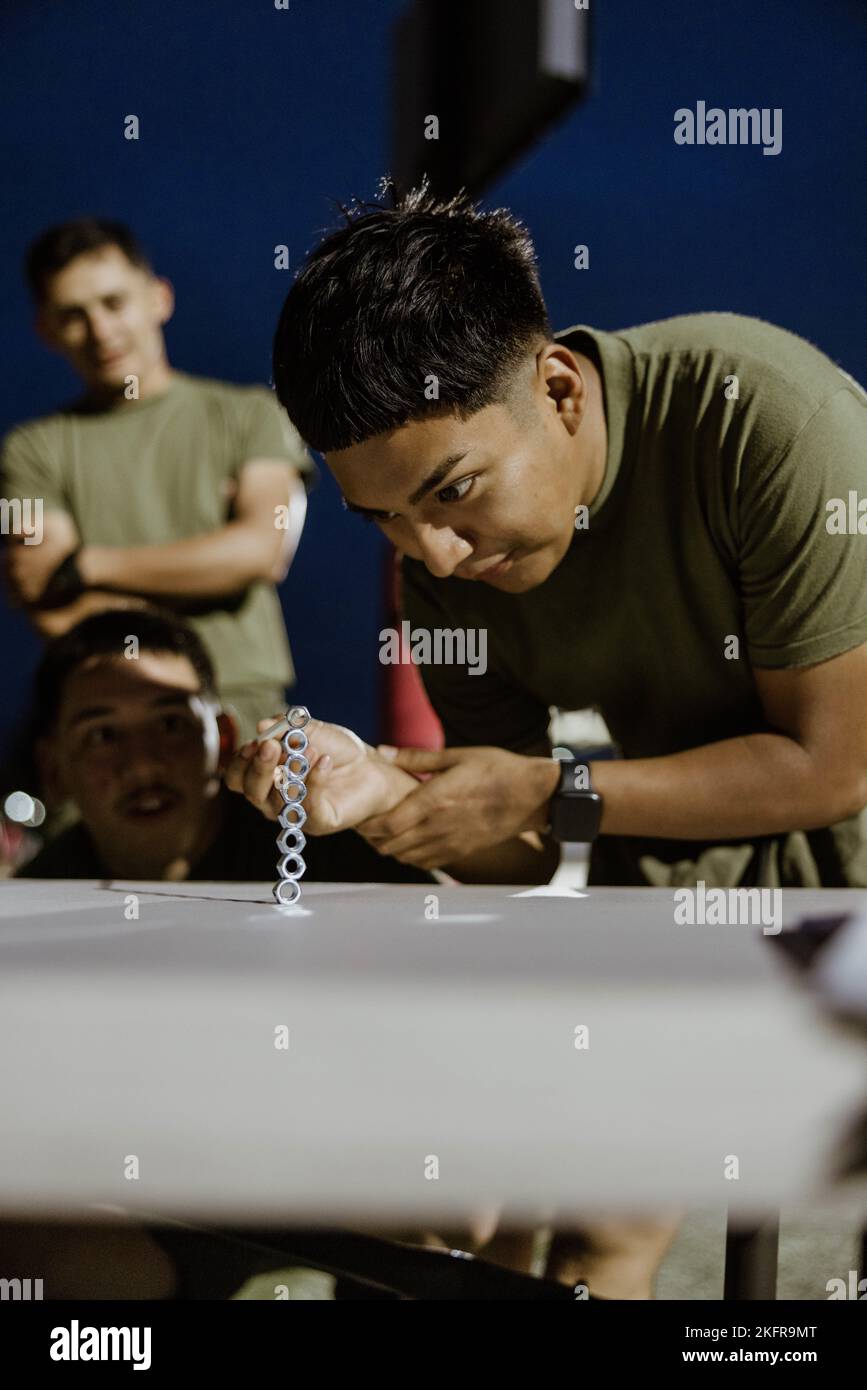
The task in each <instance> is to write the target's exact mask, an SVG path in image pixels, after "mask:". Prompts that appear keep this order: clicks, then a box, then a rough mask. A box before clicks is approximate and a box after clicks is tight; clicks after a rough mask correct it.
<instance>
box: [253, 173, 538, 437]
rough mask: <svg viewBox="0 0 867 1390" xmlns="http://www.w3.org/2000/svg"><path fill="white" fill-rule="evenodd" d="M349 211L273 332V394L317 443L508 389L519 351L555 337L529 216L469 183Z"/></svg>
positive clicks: (480, 402) (486, 399)
mask: <svg viewBox="0 0 867 1390" xmlns="http://www.w3.org/2000/svg"><path fill="white" fill-rule="evenodd" d="M343 211H344V215H345V218H346V225H345V226H343V227H341V228H340V229H339V230H338V231H336V232H333V233H332V234H331V235H329V236H328V237H326V239H325V240H324V241H323V242H322V243H321V244H320V245H319V246H318V247H317V248H316V249H315V250H314V251H313V252H312V253H311V254H310V256H309V257H308V259H307V261H306V262H305V264H304V265H303V266H302V268H301V270H300V271H299V273H298V276H297V278H296V280H295V282H294V284H293V286H292V288H291V290H290V291H289V294H288V296H287V299H286V303H285V305H284V306H283V312H282V314H281V316H280V322H279V324H278V325H277V332H276V334H275V337H274V384H275V386H276V389H277V395H278V397H279V399H280V401H281V403H282V405H283V406H285V408H286V410H287V411H288V413H289V416H290V418H291V420H292V421H293V423H294V424H295V425H296V427H297V428H298V430H299V431H300V433H301V434H302V436H303V437H304V439H306V441H307V442H308V444H310V445H312V446H313V448H314V449H320V450H323V451H328V450H331V449H345V448H347V447H348V446H349V445H350V444H358V443H361V442H362V441H363V440H365V439H370V438H372V437H373V436H374V435H377V434H383V433H385V432H386V431H388V430H393V429H398V428H399V427H400V426H401V425H404V424H406V423H407V421H409V420H413V419H419V418H421V417H423V416H426V415H446V414H457V415H458V416H460V417H462V418H466V417H467V416H468V415H472V414H475V412H476V411H477V410H481V409H483V407H484V406H486V405H492V404H494V403H495V402H499V401H502V400H504V399H505V398H506V396H507V395H508V393H509V389H510V386H511V384H512V381H513V378H514V372H515V368H516V367H517V366H518V364H519V362H520V361H521V359H522V358H523V357H524V356H525V355H526V353H527V351H528V350H529V349H530V348H531V347H532V346H533V345H534V344H535V343H537V342H538V341H539V340H540V339H546V338H550V336H551V328H550V324H549V321H548V314H547V311H546V309H545V302H544V300H543V298H542V291H541V289H540V287H539V280H538V275H537V272H536V261H535V255H534V251H533V245H532V242H531V241H530V237H529V235H528V233H527V231H526V229H525V228H524V227H523V226H522V224H521V223H520V222H519V221H518V220H517V219H516V218H515V217H513V216H512V215H511V213H509V212H507V211H506V210H505V209H503V208H500V209H497V210H496V211H493V212H482V211H480V210H479V209H478V208H477V207H475V206H474V205H473V204H472V203H471V202H470V201H469V200H468V198H467V197H466V196H465V195H463V194H461V195H459V196H457V197H455V198H451V199H449V200H448V201H445V202H442V201H437V199H436V198H434V197H433V196H432V195H431V194H430V193H429V191H428V189H427V187H426V186H422V187H421V188H418V189H415V190H414V191H413V192H411V193H409V194H407V195H406V197H404V198H402V199H400V200H399V201H398V202H397V204H396V206H394V207H384V206H382V205H381V204H378V203H374V204H371V203H356V204H355V205H354V206H353V207H351V208H348V209H346V208H345V209H344V210H343ZM434 378H435V382H436V384H435V386H434V383H433V379H434ZM426 387H427V388H428V392H427V396H430V397H432V399H428V398H427V396H426V394H425V388H426Z"/></svg>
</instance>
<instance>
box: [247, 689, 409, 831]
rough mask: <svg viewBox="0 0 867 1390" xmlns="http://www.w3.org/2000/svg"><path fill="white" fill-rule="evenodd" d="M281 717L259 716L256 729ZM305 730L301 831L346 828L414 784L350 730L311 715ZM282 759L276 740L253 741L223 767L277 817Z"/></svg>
mask: <svg viewBox="0 0 867 1390" xmlns="http://www.w3.org/2000/svg"><path fill="white" fill-rule="evenodd" d="M282 717H283V716H282V712H281V713H279V714H276V715H274V717H273V718H272V719H262V720H260V721H259V723H258V725H257V727H258V729H259V731H260V732H261V731H262V730H263V729H267V728H268V726H269V725H270V724H273V723H274V722H275V721H276V720H278V719H281V718H282ZM305 733H306V734H307V737H308V740H309V743H308V747H307V749H306V750H305V753H304V757H305V758H307V760H308V762H309V763H310V771H309V772H308V774H307V777H306V779H305V781H306V784H307V796H306V798H305V800H304V810H305V811H306V812H307V821H306V823H305V825H304V833H305V835H333V834H334V833H335V832H336V831H338V830H350V829H352V828H353V826H356V825H359V824H360V823H361V822H362V821H365V820H367V819H368V818H369V817H370V816H375V815H379V814H383V813H385V812H386V811H390V810H391V809H392V807H394V806H396V805H397V804H398V803H399V802H400V801H402V800H403V798H404V797H405V796H406V795H407V793H408V792H410V791H412V790H413V789H414V788H415V787H416V786H417V785H418V783H417V782H416V781H415V779H414V778H413V777H411V776H410V775H409V773H407V772H403V771H402V770H401V769H400V768H397V767H394V766H392V764H391V763H389V762H388V761H387V760H386V759H385V758H383V757H381V756H380V755H379V754H378V753H377V752H376V750H375V749H374V748H371V747H370V746H369V744H366V743H364V742H363V741H362V740H361V739H360V738H359V737H358V735H357V734H354V733H353V732H352V730H351V729H345V728H343V727H342V726H341V725H339V724H324V723H322V721H321V720H319V719H311V721H310V723H309V724H308V725H307V726H306V728H305ZM285 761H286V754H285V753H284V751H283V748H282V746H281V744H280V743H279V742H278V741H277V740H276V739H266V740H265V742H264V743H256V741H255V740H251V742H249V743H245V744H244V745H243V746H242V747H241V748H240V749H239V750H238V752H237V753H236V754H235V756H234V758H233V759H232V761H231V762H230V764H229V766H228V767H227V769H226V786H227V787H229V788H230V790H231V791H234V792H241V793H242V795H244V796H245V797H246V798H247V800H248V801H249V802H250V803H251V804H252V805H253V806H255V807H256V808H257V810H259V811H261V812H262V815H263V816H267V817H268V819H269V820H276V819H277V817H278V815H279V814H280V812H281V811H282V810H283V805H284V802H283V798H282V797H281V795H280V793H279V791H278V790H277V788H276V787H275V785H274V773H275V771H276V769H277V768H278V767H279V766H280V765H281V763H284V762H285Z"/></svg>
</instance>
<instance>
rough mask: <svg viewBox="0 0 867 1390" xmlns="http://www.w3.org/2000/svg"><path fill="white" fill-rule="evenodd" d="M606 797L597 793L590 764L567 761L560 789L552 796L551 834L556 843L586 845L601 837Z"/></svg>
mask: <svg viewBox="0 0 867 1390" xmlns="http://www.w3.org/2000/svg"><path fill="white" fill-rule="evenodd" d="M601 820H602V797H601V796H600V794H599V792H595V791H594V790H593V785H592V783H591V781H590V768H589V767H588V765H587V763H579V762H576V761H575V759H574V758H564V759H563V761H562V762H561V763H560V786H559V787H558V789H557V791H556V792H555V793H554V795H553V796H552V797H551V834H552V835H553V837H554V839H555V840H561V841H567V842H570V841H571V842H578V843H581V844H586V843H588V842H589V841H591V840H595V839H596V836H597V835H598V834H599V822H600V821H601Z"/></svg>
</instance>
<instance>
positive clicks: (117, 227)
mask: <svg viewBox="0 0 867 1390" xmlns="http://www.w3.org/2000/svg"><path fill="white" fill-rule="evenodd" d="M106 246H116V247H117V248H118V250H120V251H122V252H123V254H124V255H125V256H126V258H127V260H128V261H129V262H130V264H131V265H135V266H138V267H139V268H140V269H142V270H151V269H152V267H151V263H150V260H149V259H148V257H147V255H146V254H145V251H144V250H143V248H142V246H141V244H140V243H139V241H138V239H137V238H136V236H135V235H134V234H133V233H132V232H131V231H130V229H129V227H127V226H125V225H124V223H123V222H113V221H111V220H110V219H108V218H105V217H76V218H73V219H72V221H70V222H61V223H60V224H59V225H58V226H56V227H49V228H48V230H47V231H46V232H42V234H41V235H40V236H38V237H37V238H36V240H35V241H33V242H31V243H30V246H29V247H28V248H27V253H26V255H25V257H24V278H25V280H26V281H27V284H28V287H29V289H30V293H31V295H32V297H33V299H34V300H35V302H36V303H37V304H41V302H42V300H43V299H44V298H45V291H46V288H47V285H48V281H49V280H50V279H51V277H52V275H56V274H57V273H58V271H60V270H63V268H64V266H67V265H69V263H70V261H74V260H75V258H76V257H77V256H86V255H88V254H90V253H92V252H94V251H102V250H103V249H104V247H106Z"/></svg>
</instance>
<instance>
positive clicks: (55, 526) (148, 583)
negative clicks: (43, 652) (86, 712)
mask: <svg viewBox="0 0 867 1390" xmlns="http://www.w3.org/2000/svg"><path fill="white" fill-rule="evenodd" d="M279 507H286V508H288V510H287V512H286V515H287V516H288V522H289V524H288V526H286V527H278V526H277V525H276V524H275V518H276V516H277V510H276V509H277V508H279ZM305 510H306V494H305V490H304V484H303V483H302V481H301V478H300V476H299V474H298V472H297V471H296V469H295V468H293V467H292V465H291V464H289V463H287V462H286V461H285V460H283V459H276V458H270V459H267V458H254V459H249V460H248V461H247V462H246V463H245V464H243V465H242V467H241V469H240V470H239V474H238V484H237V492H236V494H235V497H234V499H233V515H232V519H231V520H229V521H227V522H226V523H225V524H224V525H223V526H219V527H217V528H216V529H215V530H212V531H206V532H203V533H202V534H201V535H198V536H190V537H188V538H185V539H184V540H179V541H171V542H169V543H168V544H165V545H138V546H129V547H127V546H91V545H86V546H85V547H84V548H83V549H82V550H81V551H80V553H79V556H78V562H77V563H78V569H79V572H80V573H81V576H82V578H83V580H84V582H85V583H86V585H87V590H86V592H85V593H84V594H82V595H81V596H80V597H79V598H77V599H75V600H74V601H73V602H72V603H70V604H67V605H66V606H65V607H63V608H55V609H41V608H40V607H39V601H40V599H41V597H42V594H43V592H44V590H45V586H46V584H47V583H48V580H49V579H50V578H51V575H52V574H53V573H54V571H55V569H56V568H57V566H58V565H59V564H60V562H61V561H62V560H63V559H64V558H65V557H66V556H67V555H69V554H70V553H71V552H72V551H74V550H75V549H76V548H77V547H78V545H79V543H80V538H79V535H78V531H77V529H76V526H75V522H74V520H73V518H72V517H71V516H70V514H69V513H68V512H64V511H49V512H46V513H45V516H44V518H43V538H42V541H41V542H40V544H39V545H25V544H24V542H23V541H22V540H17V539H16V540H12V541H11V543H10V544H9V545H8V546H7V552H6V575H7V583H8V586H9V589H10V594H11V597H12V599H13V601H15V602H17V603H19V604H21V605H22V606H24V607H25V608H26V609H27V610H28V612H29V615H30V617H31V619H32V621H33V623H34V624H35V626H36V627H37V628H38V630H39V631H40V632H41V633H42V634H43V635H44V636H46V637H54V636H58V635H59V634H60V633H62V632H66V631H67V629H68V628H70V627H72V626H73V625H74V624H75V623H77V622H79V621H80V620H81V619H82V618H84V617H86V616H87V615H88V614H89V613H92V612H95V611H98V610H100V609H103V608H107V607H111V606H122V607H127V606H129V603H130V596H138V597H139V599H145V598H149V599H152V600H156V601H158V602H162V603H167V604H170V603H171V601H172V600H173V599H178V598H189V599H209V598H220V597H223V596H225V595H229V594H235V593H238V592H240V591H241V590H243V589H245V588H247V587H248V586H249V585H250V584H252V583H255V582H256V581H265V582H268V583H272V584H275V583H279V582H280V581H281V580H282V579H283V578H285V575H286V572H287V570H288V568H289V566H290V564H291V562H292V558H293V556H294V553H295V550H296V547H297V545H298V540H299V537H300V535H301V530H302V527H303V524H304V515H305ZM133 601H134V600H133Z"/></svg>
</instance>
